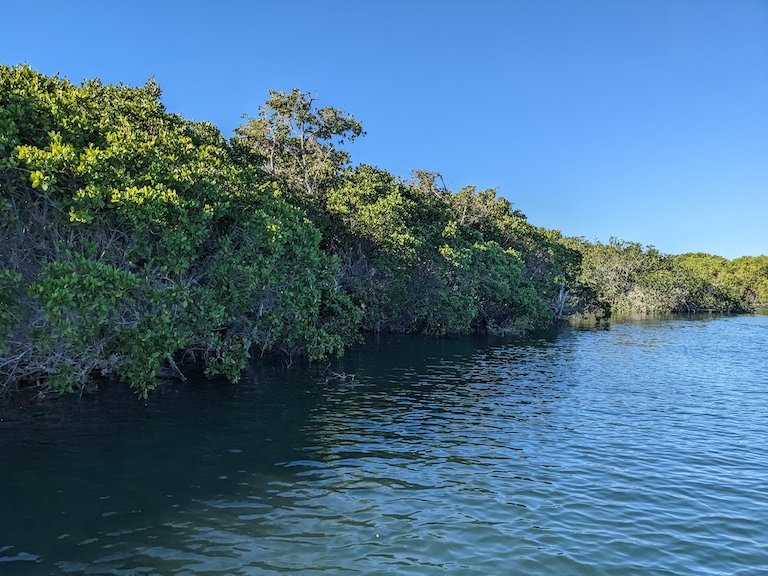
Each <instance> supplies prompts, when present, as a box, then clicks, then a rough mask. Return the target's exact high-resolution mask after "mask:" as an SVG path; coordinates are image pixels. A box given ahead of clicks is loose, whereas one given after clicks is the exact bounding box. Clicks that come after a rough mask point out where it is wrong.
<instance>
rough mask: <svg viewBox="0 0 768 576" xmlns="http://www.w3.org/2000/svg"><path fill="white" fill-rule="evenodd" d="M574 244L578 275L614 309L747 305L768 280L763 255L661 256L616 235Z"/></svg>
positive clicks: (687, 309)
mask: <svg viewBox="0 0 768 576" xmlns="http://www.w3.org/2000/svg"><path fill="white" fill-rule="evenodd" d="M577 245H578V246H579V248H580V249H581V250H582V254H583V266H582V272H581V281H582V282H583V283H584V284H585V285H587V286H590V287H591V288H592V290H593V291H594V293H595V294H596V295H597V297H598V300H599V301H600V302H602V303H603V305H604V307H606V308H609V309H610V310H612V311H613V312H617V313H623V314H638V313H639V314H657V313H667V312H743V311H749V310H751V309H752V308H754V306H755V305H756V304H758V303H759V302H760V290H764V287H765V286H766V282H767V281H768V267H766V266H765V264H766V263H768V258H766V257H764V256H761V257H757V258H751V257H745V258H741V259H738V260H734V261H728V260H726V259H725V258H722V257H720V256H712V255H710V254H700V253H699V254H683V255H680V256H665V255H662V254H660V253H659V252H658V251H657V250H656V249H655V248H653V247H646V248H643V247H642V246H641V245H640V244H638V243H636V242H625V241H621V240H617V239H611V241H610V242H609V243H608V244H601V243H599V242H598V243H596V244H589V243H586V242H580V243H577ZM761 262H762V263H763V267H761V266H760V264H759V263H761Z"/></svg>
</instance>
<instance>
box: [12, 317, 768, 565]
mask: <svg viewBox="0 0 768 576" xmlns="http://www.w3.org/2000/svg"><path fill="white" fill-rule="evenodd" d="M767 362H768V316H740V317H728V318H706V319H678V320H667V321H663V320H653V321H645V322H638V323H620V324H613V325H611V326H610V328H609V329H601V330H568V331H565V332H563V333H561V334H560V335H559V336H558V337H557V338H555V339H552V340H532V341H518V342H488V341H480V340H473V339H457V340H446V341H436V340H431V339H425V338H416V337H400V338H383V339H381V340H379V341H378V342H372V343H371V344H370V345H369V346H367V347H366V348H365V349H364V350H362V351H359V352H357V353H355V354H351V355H350V356H348V357H347V358H345V359H344V360H343V362H342V364H340V365H338V366H334V367H331V368H329V369H328V370H327V371H326V372H325V373H323V370H321V369H318V368H314V369H310V370H307V369H297V368H292V369H291V370H289V371H287V372H286V371H284V370H280V369H274V368H272V369H267V368H254V369H253V370H252V371H251V372H250V373H249V374H248V376H247V378H246V379H245V381H244V382H243V383H241V384H240V385H238V386H232V385H222V384H220V383H219V384H213V383H205V382H196V383H192V384H191V385H189V386H171V387H167V388H165V389H163V390H162V391H160V392H159V393H158V394H156V395H155V396H154V397H152V398H151V399H150V400H149V401H148V402H142V401H140V400H137V399H135V398H133V397H132V396H131V395H130V393H126V392H125V391H123V390H120V389H113V390H105V391H102V392H101V393H100V394H98V395H96V396H94V397H85V398H83V399H82V400H78V399H65V400H64V401H59V402H58V403H50V402H46V403H41V404H37V405H32V406H27V407H24V408H23V409H21V408H19V407H18V406H10V405H8V401H7V399H6V400H5V401H4V402H5V403H4V404H2V413H0V417H2V421H1V422H0V574H2V575H4V576H5V575H17V574H25V575H26V574H32V575H34V574H120V575H128V574H197V573H203V574H284V573H291V574H386V573H389V574H461V575H465V574H478V575H489V574H557V575H564V574H622V575H623V574H681V575H690V574H696V575H703V574H728V575H732V574H750V575H752V574H766V573H768V363H767ZM332 372H338V373H341V372H344V373H346V374H347V375H351V374H354V378H352V377H351V376H347V377H342V376H340V375H334V374H332Z"/></svg>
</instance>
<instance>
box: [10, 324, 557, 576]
mask: <svg viewBox="0 0 768 576" xmlns="http://www.w3.org/2000/svg"><path fill="white" fill-rule="evenodd" d="M553 341H554V335H553V334H546V335H542V336H541V337H539V338H537V339H533V340H531V339H528V340H520V339H518V340H510V339H499V338H478V337H460V338H459V337H457V338H442V339H438V338H429V337H420V336H392V335H389V336H372V337H370V338H368V340H367V341H366V342H365V344H364V345H361V346H359V347H357V348H355V349H353V350H351V351H350V352H349V353H348V354H346V355H345V356H344V357H343V358H341V359H339V360H337V361H334V362H332V363H329V364H325V365H308V366H306V365H305V366H294V367H292V368H289V369H285V368H284V367H281V366H279V365H275V364H270V363H267V362H253V363H252V364H251V365H250V366H249V368H248V369H247V370H246V372H245V377H244V379H243V380H242V381H241V382H240V383H238V384H237V385H233V384H230V383H227V382H225V381H223V380H206V379H198V380H194V381H192V380H191V381H189V382H188V383H187V384H184V385H182V384H167V385H164V386H162V387H161V388H160V389H159V390H158V391H156V393H154V394H153V395H151V396H150V398H149V399H148V400H146V401H144V400H141V399H139V398H137V397H136V396H135V395H134V393H133V392H132V391H130V390H129V389H127V388H126V387H124V386H119V385H105V386H103V387H102V389H101V390H100V391H99V392H98V393H97V394H95V395H85V396H83V397H82V398H78V397H60V398H48V399H42V400H37V401H25V402H23V403H19V402H17V403H16V405H15V406H14V405H13V403H14V400H15V399H17V398H14V397H12V396H11V397H5V398H3V399H2V405H0V410H2V411H1V412H0V439H1V440H0V463H1V464H0V470H1V471H2V472H1V473H2V477H3V480H2V485H3V489H2V490H1V491H0V510H2V511H3V516H4V517H5V518H6V519H8V518H12V519H13V521H12V522H7V521H5V522H2V523H0V566H3V570H2V571H0V572H2V573H3V574H15V573H18V574H22V573H26V572H25V570H27V569H28V568H25V566H27V567H28V566H29V564H30V563H31V564H37V565H38V566H48V567H49V568H50V566H51V564H50V563H51V562H57V561H63V560H66V559H71V558H76V557H83V558H87V557H91V559H95V558H98V557H99V555H100V554H104V553H106V552H108V550H109V549H110V547H111V546H114V545H115V543H114V540H115V539H122V540H123V541H124V542H130V541H131V540H132V539H135V540H136V545H137V546H138V545H139V542H144V543H146V539H147V538H149V539H150V541H151V540H153V539H155V540H163V539H167V538H168V536H167V534H163V533H164V532H168V531H169V530H170V531H173V530H180V529H181V528H182V526H181V524H179V523H182V524H183V521H184V516H185V513H186V512H187V511H188V510H190V509H194V508H196V509H198V511H197V513H200V510H199V509H200V508H201V507H205V506H206V505H207V504H206V503H212V502H213V503H215V502H224V501H237V502H239V504H238V510H240V511H242V508H243V507H247V506H248V505H249V504H250V505H252V506H253V509H254V511H257V512H258V511H264V510H265V509H266V510H272V509H275V508H291V507H293V506H294V505H295V502H293V501H292V497H291V494H290V491H287V490H286V489H285V488H286V487H288V486H291V485H293V483H295V482H296V481H297V480H301V478H302V475H304V474H306V473H307V472H308V471H310V472H311V471H312V469H314V468H316V466H317V463H318V462H332V461H338V460H339V459H342V458H348V457H349V456H350V452H349V451H348V450H346V448H348V447H349V445H354V444H360V438H359V437H358V435H359V434H360V432H361V430H362V431H363V433H364V429H365V427H366V426H368V427H370V426H379V428H380V429H379V431H378V433H377V442H378V441H382V440H386V439H387V438H390V439H392V440H393V441H395V442H404V444H403V445H404V446H407V444H408V443H409V442H417V443H420V442H422V440H423V436H422V435H423V433H424V431H425V429H427V428H428V427H429V422H430V420H433V419H444V418H446V417H450V415H451V414H453V413H455V412H456V411H460V410H462V409H463V408H465V407H466V405H468V404H469V403H472V402H474V401H475V398H474V396H476V394H477V391H476V390H475V392H473V393H470V391H471V390H472V387H473V386H476V385H478V384H479V383H484V384H488V383H491V382H500V381H502V380H504V379H508V378H509V374H502V373H495V374H494V373H491V372H489V370H488V369H487V368H486V367H484V362H485V361H486V360H488V359H489V358H491V357H492V356H493V355H494V354H498V353H499V351H500V350H505V349H509V348H510V346H512V348H514V347H515V346H517V347H520V346H523V347H531V348H534V349H542V350H544V349H546V348H547V347H548V346H550V345H551V343H552V342H553ZM508 360H509V361H511V362H514V353H511V355H510V356H509V358H508ZM498 364H499V362H498V359H496V360H492V361H491V365H492V366H498ZM507 364H509V362H507ZM510 365H512V364H510ZM493 369H494V370H497V368H493ZM457 384H461V385H462V386H463V387H464V389H465V393H455V391H454V392H452V393H451V394H449V395H445V392H446V386H450V387H454V388H455V386H456V385H457ZM361 388H362V389H365V393H364V394H360V391H361ZM531 390H532V391H533V388H531ZM535 394H541V390H536V391H535ZM382 415H385V418H388V420H386V421H385V422H384V421H382V419H381V418H382ZM355 426H357V429H356V430H355V429H354V427H355ZM351 427H352V428H351ZM385 428H389V430H387V429H385ZM351 429H352V431H353V433H354V437H353V438H352V439H351V440H350V441H349V442H347V441H346V440H345V435H348V434H349V432H350V430H351ZM380 448H381V449H382V450H384V449H386V446H380ZM390 448H393V449H394V450H397V448H396V447H392V446H390ZM355 450H357V451H360V450H361V448H360V446H357V448H355ZM412 456H413V457H419V454H418V450H416V451H414V452H413V454H412ZM211 506H213V507H215V504H212V505H211ZM167 522H171V523H173V524H174V525H176V528H174V527H173V526H170V525H166V523H167ZM62 566H64V567H65V568H66V566H67V565H66V563H65V564H63V565H62ZM62 566H59V567H60V568H62ZM78 566H80V565H79V564H77V563H75V564H73V565H72V566H71V568H72V569H73V570H75V571H76V570H77V567H78ZM80 568H82V566H80ZM64 571H66V570H64Z"/></svg>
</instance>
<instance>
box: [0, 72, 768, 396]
mask: <svg viewBox="0 0 768 576" xmlns="http://www.w3.org/2000/svg"><path fill="white" fill-rule="evenodd" d="M362 133H363V131H362V126H361V125H360V123H359V122H358V121H357V120H355V118H354V117H352V116H351V115H349V114H346V113H344V112H341V111H339V110H336V109H333V108H327V107H326V108H319V107H317V106H316V105H315V102H314V101H313V99H312V98H311V97H310V96H309V95H307V94H304V93H302V92H299V91H297V90H294V91H292V92H290V93H282V92H272V93H271V95H270V97H269V99H268V100H267V102H266V103H265V105H264V106H263V107H262V108H261V111H260V113H259V114H258V116H257V117H254V118H250V119H247V121H246V122H245V123H244V124H243V125H242V126H240V127H239V128H237V129H236V131H235V135H234V136H233V137H232V138H230V139H229V140H228V139H226V138H225V137H223V136H222V134H221V133H220V132H219V130H218V129H217V128H216V127H215V126H213V125H211V124H209V123H206V122H192V121H189V120H186V119H184V118H182V117H181V116H179V115H176V114H170V113H168V112H166V110H165V109H164V107H163V105H162V104H161V103H160V89H159V88H158V86H157V85H156V84H155V83H154V82H151V81H150V82H149V83H147V84H146V85H145V86H143V87H140V88H133V87H127V86H123V85H104V84H102V83H101V82H99V81H89V82H85V83H83V84H82V85H80V86H76V85H73V84H71V83H69V82H67V81H66V80H63V79H60V78H58V77H48V76H45V75H42V74H39V73H37V72H35V71H33V70H32V69H30V68H29V67H27V66H18V67H7V66H0V246H2V248H0V388H2V386H3V385H10V384H14V385H15V384H17V383H29V382H33V383H35V382H37V383H40V384H41V385H43V386H45V387H47V388H49V389H52V390H57V391H73V390H78V389H80V388H81V387H82V386H84V385H85V384H86V383H88V382H89V380H92V379H94V378H98V377H102V376H111V377H117V378H120V379H122V380H125V381H128V382H130V383H131V384H132V385H133V386H135V387H136V389H137V391H138V392H139V393H141V394H146V393H147V391H149V390H151V389H152V388H153V387H154V386H155V385H156V384H157V382H158V376H159V375H160V374H175V375H176V376H179V377H183V376H182V374H183V370H184V365H185V364H186V363H187V362H189V361H203V362H204V363H205V365H206V367H207V370H208V372H209V373H210V374H217V373H219V374H224V375H226V376H228V377H229V378H231V379H237V377H238V375H239V373H240V371H241V370H242V368H243V367H244V365H245V362H246V360H247V358H248V357H249V355H251V354H254V353H255V354H264V353H280V354H285V355H288V356H296V355H303V356H308V357H309V358H311V359H319V358H322V357H325V356H328V355H331V354H338V353H340V352H341V351H343V349H344V348H345V346H347V345H348V344H350V343H352V342H355V341H356V340H357V339H358V338H359V335H360V333H361V332H362V331H396V332H421V333H429V334H436V335H445V334H452V333H466V332H471V331H474V332H485V333H497V334H518V333H523V332H525V331H528V330H531V329H536V328H540V327H544V326H547V325H550V324H552V322H553V321H555V320H556V319H561V318H565V317H567V316H569V315H572V314H575V313H595V314H599V315H602V316H606V315H608V314H610V312H611V310H614V311H622V312H624V311H627V312H631V311H635V312H644V313H649V312H662V311H663V312H668V311H680V312H689V311H701V310H707V311H745V310H749V309H751V308H752V307H753V306H754V305H755V304H757V303H760V302H767V301H768V258H766V257H759V258H741V259H738V260H734V261H730V262H729V261H727V260H724V259H722V258H718V257H716V256H709V255H704V254H690V255H684V256H664V255H661V254H659V253H658V252H657V251H655V250H654V249H653V248H646V249H643V248H642V247H641V246H639V245H637V244H632V243H626V242H619V241H612V242H611V243H610V244H608V245H603V244H590V243H588V242H585V241H583V240H580V239H572V238H564V237H563V236H562V235H561V234H560V233H559V232H557V231H554V230H548V229H545V228H541V227H537V226H534V225H532V224H530V223H529V222H528V221H527V219H526V217H525V216H524V215H523V214H521V213H520V212H519V211H517V210H515V209H514V208H513V206H512V205H511V204H510V202H508V201H507V200H505V199H504V198H500V197H497V195H496V192H495V191H493V190H483V191H478V190H476V189H475V188H474V187H467V188H463V189H461V190H459V191H457V192H453V191H451V190H448V189H447V188H446V186H445V185H444V183H443V182H442V179H441V177H440V176H439V174H437V173H431V172H423V171H416V172H414V174H413V177H412V179H410V180H403V179H400V178H397V177H395V176H394V175H392V174H390V173H388V172H386V171H385V170H382V169H379V168H376V167H373V166H367V165H358V166H353V165H352V164H351V162H350V158H349V155H348V153H347V152H346V151H345V149H344V148H343V145H344V143H345V142H348V141H350V140H352V139H354V138H356V137H358V136H360V135H361V134H362Z"/></svg>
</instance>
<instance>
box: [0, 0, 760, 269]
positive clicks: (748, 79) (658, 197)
mask: <svg viewBox="0 0 768 576" xmlns="http://www.w3.org/2000/svg"><path fill="white" fill-rule="evenodd" d="M0 24H1V27H2V31H1V32H0V62H2V63H4V64H16V63H20V62H27V63H29V64H31V65H32V66H33V67H34V68H36V69H37V70H40V71H42V72H45V73H48V74H53V73H59V74H61V75H62V76H64V77H66V78H68V79H70V80H72V81H74V82H80V81H81V80H83V79H85V78H93V77H98V78H101V79H102V80H104V81H106V82H124V83H127V84H143V83H144V82H145V81H146V80H147V78H149V77H150V76H154V77H155V78H156V79H157V80H158V82H159V83H160V85H161V87H162V88H163V100H164V102H165V104H166V106H167V108H168V109H169V110H170V111H173V112H178V113H181V114H183V115H184V116H186V117H189V118H192V119H196V120H208V121H211V122H213V123H214V124H216V125H218V126H219V127H220V128H221V129H222V130H223V131H224V132H225V133H226V134H229V133H231V130H232V129H233V128H234V127H235V126H236V125H238V124H239V123H240V122H241V121H242V120H241V115H242V114H243V113H249V114H255V113H256V112H257V110H258V107H259V105H260V104H261V103H262V102H263V100H264V99H265V98H266V95H267V90H268V89H270V88H276V89H281V90H288V89H291V88H293V87H299V88H301V89H303V90H306V91H310V92H312V93H313V94H314V95H315V96H316V97H318V99H319V102H320V104H321V105H329V106H336V107H338V108H341V109H343V110H346V111H348V112H351V113H353V114H354V115H355V116H356V117H357V118H358V119H360V120H361V121H362V122H363V124H364V126H365V128H366V130H367V132H368V135H367V136H366V137H365V138H363V139H361V140H359V141H358V142H357V143H355V144H354V145H353V147H352V154H353V161H354V162H355V163H370V164H375V165H377V166H380V167H382V168H386V169H388V170H390V171H392V172H394V173H396V174H398V175H401V176H408V175H409V174H410V172H411V170H413V169H416V168H420V169H428V170H436V171H439V172H441V173H442V174H443V175H444V177H445V180H446V182H447V183H448V185H449V186H450V187H451V188H453V189H458V188H460V187H462V186H464V185H467V184H476V185H477V186H479V187H481V188H497V189H498V190H499V192H500V194H502V195H504V196H505V197H507V198H509V199H510V200H511V201H512V202H513V203H514V204H515V206H516V207H517V208H519V209H520V210H522V211H523V212H524V213H525V214H527V215H528V217H529V219H530V220H531V221H532V222H533V223H535V224H539V225H542V226H547V227H550V228H557V229H559V230H562V231H563V233H565V234H567V235H572V236H584V237H586V238H588V239H590V240H594V239H598V240H603V241H607V240H608V238H609V237H611V236H618V237H621V238H624V239H628V240H635V241H638V242H642V243H643V244H653V245H655V246H656V247H657V248H659V249H660V250H661V251H663V252H668V253H680V252H687V251H705V252H711V253H715V254H721V255H724V256H727V257H735V256H739V255H744V254H752V255H756V254H768V1H766V0H721V1H713V0H642V1H640V0H612V1H597V0H579V1H576V0H569V1H565V0H563V1H556V0H551V1H544V0H530V1H515V0H507V1H482V0H476V1H470V0H465V1H461V2H459V1H451V0H444V1H433V2H429V1H419V0H410V1H407V2H403V1H398V0H387V1H366V0H358V1H334V0H325V1H310V0H306V1H303V2H299V1H290V0H287V1H282V2H280V1H277V0H272V1H269V2H260V1H230V2H227V1H225V0H220V1H219V2H214V1H212V0H211V1H207V2H202V1H194V0H188V1H176V2H173V1H163V0H156V1H154V2H138V1H137V2H103V1H102V2H84V1H75V0H72V1H69V2H53V1H41V0H38V1H35V2H11V1H10V0H0Z"/></svg>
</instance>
